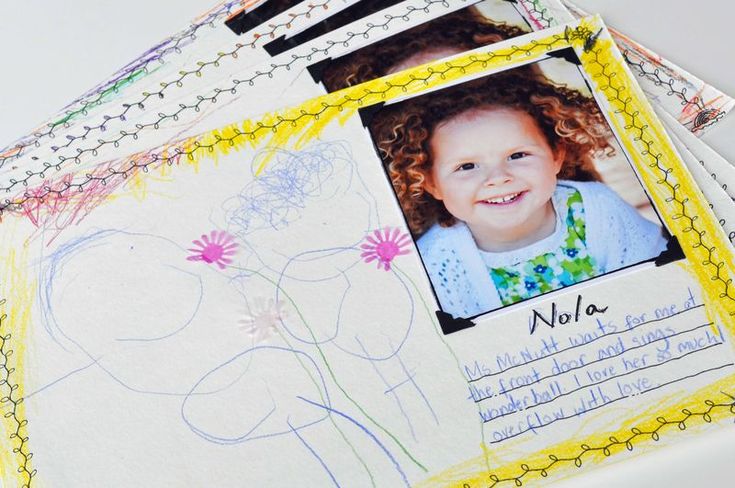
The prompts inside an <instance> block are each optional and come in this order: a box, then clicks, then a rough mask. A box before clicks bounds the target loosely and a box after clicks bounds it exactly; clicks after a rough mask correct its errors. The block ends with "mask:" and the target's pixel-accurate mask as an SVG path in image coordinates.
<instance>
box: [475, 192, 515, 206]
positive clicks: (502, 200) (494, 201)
mask: <svg viewBox="0 0 735 488" xmlns="http://www.w3.org/2000/svg"><path fill="white" fill-rule="evenodd" d="M525 194H526V192H525V191H521V192H518V193H508V194H507V195H503V196H500V197H494V198H488V199H486V200H480V201H479V202H477V203H480V204H483V205H510V204H512V203H515V202H517V201H518V200H519V199H521V198H522V197H523V195H525Z"/></svg>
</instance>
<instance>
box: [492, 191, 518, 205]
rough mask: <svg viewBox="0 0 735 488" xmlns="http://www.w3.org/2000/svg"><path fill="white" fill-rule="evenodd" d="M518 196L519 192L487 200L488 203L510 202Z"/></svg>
mask: <svg viewBox="0 0 735 488" xmlns="http://www.w3.org/2000/svg"><path fill="white" fill-rule="evenodd" d="M516 198H518V193H514V194H513V195H507V196H504V197H501V198H493V199H491V200H485V201H486V202H487V203H508V202H512V201H513V200H515V199H516Z"/></svg>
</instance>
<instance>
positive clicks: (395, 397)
mask: <svg viewBox="0 0 735 488" xmlns="http://www.w3.org/2000/svg"><path fill="white" fill-rule="evenodd" d="M355 341H356V342H357V343H358V344H359V345H360V349H362V351H363V353H364V354H365V356H370V354H369V353H368V350H367V349H366V348H365V346H364V345H363V343H362V342H360V338H359V337H358V336H355ZM370 365H371V366H372V367H373V370H375V374H377V375H378V377H379V378H380V379H381V381H382V382H383V384H384V385H385V386H386V387H387V388H388V389H387V390H385V394H386V395H390V396H391V397H392V398H393V400H395V402H396V405H397V406H398V410H399V411H400V412H401V416H403V419H404V420H405V421H406V425H408V430H409V431H410V432H411V437H413V440H414V441H415V440H416V432H415V431H414V428H413V424H412V423H411V418H410V417H409V416H408V414H407V413H406V409H405V407H404V406H403V403H402V402H401V397H400V396H398V393H397V392H396V387H397V386H398V385H395V386H391V384H390V383H389V382H388V380H387V379H386V378H385V376H384V375H383V373H381V372H380V368H379V367H378V363H376V362H374V361H370Z"/></svg>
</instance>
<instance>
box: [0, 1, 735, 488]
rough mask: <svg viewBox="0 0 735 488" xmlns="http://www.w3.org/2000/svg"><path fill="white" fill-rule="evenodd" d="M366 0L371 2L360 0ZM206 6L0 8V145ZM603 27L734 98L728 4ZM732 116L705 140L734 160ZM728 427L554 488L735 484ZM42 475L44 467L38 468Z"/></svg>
mask: <svg viewBox="0 0 735 488" xmlns="http://www.w3.org/2000/svg"><path fill="white" fill-rule="evenodd" d="M366 1H369V0H366ZM212 3H213V2H210V1H207V0H156V1H150V0H147V1H144V0H126V1H125V2H118V1H112V0H104V1H100V0H71V1H68V2H52V1H50V0H49V1H46V2H38V1H36V2H20V1H18V0H16V1H9V2H3V3H2V4H0V19H2V21H1V22H2V28H0V60H2V66H3V69H2V74H0V146H5V145H7V144H8V143H10V142H11V141H13V140H15V139H16V138H18V137H20V136H22V135H24V134H27V133H28V132H30V131H31V130H32V129H33V128H34V127H35V126H36V125H38V124H39V123H41V122H43V121H44V120H46V119H47V118H48V117H50V116H51V115H52V114H53V113H55V112H56V111H58V110H59V109H60V108H61V107H63V106H64V105H65V104H66V103H68V102H69V101H71V100H72V99H74V98H76V97H77V96H78V95H79V94H81V93H82V92H84V91H85V90H87V89H88V88H90V87H92V86H94V85H96V84H97V83H99V82H101V81H103V80H104V79H106V78H107V77H108V76H109V75H110V74H111V73H113V72H114V71H116V70H117V69H118V68H120V67H121V66H123V65H125V64H126V63H128V62H129V61H131V60H132V59H133V58H135V57H137V56H138V55H139V54H140V53H142V52H144V51H145V50H146V49H147V48H148V47H149V46H151V45H153V44H155V43H157V42H158V41H160V40H161V39H163V38H164V37H166V36H167V35H168V34H171V33H173V32H175V31H177V30H179V29H181V28H182V27H183V26H185V25H187V23H188V21H189V20H190V19H192V18H194V17H195V16H197V15H198V14H199V13H201V12H202V11H204V10H206V9H208V8H209V7H211V5H212ZM577 3H578V4H579V5H580V6H582V7H583V8H585V9H587V10H588V11H591V12H596V13H600V14H602V15H603V18H604V20H605V22H606V23H607V24H608V25H609V26H612V27H615V28H617V29H618V30H620V31H622V32H623V33H625V34H627V35H629V36H630V37H632V38H634V39H635V40H637V41H639V42H640V43H641V44H643V45H645V46H647V47H649V48H650V49H653V50H654V51H656V52H658V53H659V54H661V55H663V56H665V57H667V58H669V59H670V60H672V61H674V62H675V63H677V64H679V65H680V66H682V67H684V68H685V69H687V70H689V71H691V72H692V73H694V74H696V75H697V76H699V77H700V78H702V79H704V80H706V81H708V82H709V83H711V84H713V85H714V86H716V87H718V88H719V89H721V90H722V91H724V92H725V93H727V94H729V95H731V96H735V41H733V40H732V39H728V38H727V35H728V33H731V32H732V31H733V27H732V22H733V19H734V18H735V1H732V0H699V1H697V2H691V1H686V0H577ZM733 136H735V114H731V115H730V116H729V117H727V118H726V119H725V120H724V121H723V122H722V123H721V124H720V125H719V127H716V128H715V129H713V130H712V132H711V133H710V134H707V135H706V136H705V137H704V140H705V141H707V142H708V143H709V144H710V145H712V146H713V147H714V148H715V149H716V150H717V151H718V152H720V154H722V155H723V156H725V157H726V158H727V159H728V160H730V161H735V137H733ZM734 462H735V427H732V428H725V429H722V430H721V431H720V432H718V433H716V434H709V435H705V436H700V437H698V438H696V439H693V440H689V441H685V442H681V443H679V444H677V445H676V446H674V447H667V448H664V449H659V450H658V451H656V452H654V453H651V454H646V455H643V456H638V457H637V458H635V459H634V460H632V461H630V462H625V463H611V464H610V465H608V466H606V467H603V468H600V469H598V470H595V471H593V472H591V473H589V474H586V475H582V476H577V477H574V478H571V479H569V480H567V481H564V482H561V483H557V484H555V485H554V486H557V487H559V488H582V487H585V488H600V487H608V486H615V485H621V486H625V487H626V488H644V487H645V488H649V487H659V486H666V487H668V488H684V487H687V488H689V487H731V486H735V480H734V479H733V478H734V477H733V475H732V474H730V473H731V472H730V471H729V468H731V467H732V464H733V463H734ZM40 469H41V470H42V469H43V467H40Z"/></svg>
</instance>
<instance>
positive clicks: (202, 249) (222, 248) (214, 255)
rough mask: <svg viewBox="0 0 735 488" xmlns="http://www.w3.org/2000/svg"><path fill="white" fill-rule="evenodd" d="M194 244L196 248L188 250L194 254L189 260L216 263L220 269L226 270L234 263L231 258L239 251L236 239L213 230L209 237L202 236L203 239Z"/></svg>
mask: <svg viewBox="0 0 735 488" xmlns="http://www.w3.org/2000/svg"><path fill="white" fill-rule="evenodd" d="M192 243H193V244H194V246H195V247H193V248H191V249H188V250H189V251H191V252H192V253H193V254H192V255H191V256H188V257H187V258H186V259H187V260H189V261H204V262H205V263H207V264H212V263H214V264H216V265H217V266H219V269H225V266H226V265H228V264H230V263H231V262H232V259H231V256H232V255H234V254H235V252H236V249H237V243H236V242H235V240H234V238H233V237H232V236H231V235H230V234H228V233H227V232H225V231H223V230H213V231H212V232H210V233H209V236H207V235H206V234H202V237H201V239H195V240H193V241H192Z"/></svg>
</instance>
